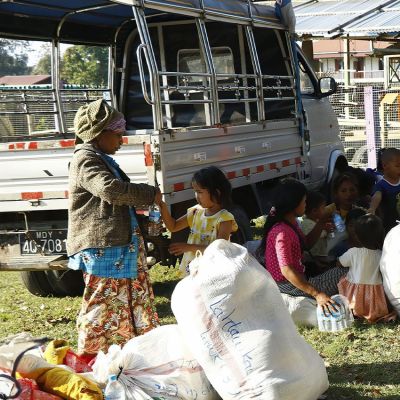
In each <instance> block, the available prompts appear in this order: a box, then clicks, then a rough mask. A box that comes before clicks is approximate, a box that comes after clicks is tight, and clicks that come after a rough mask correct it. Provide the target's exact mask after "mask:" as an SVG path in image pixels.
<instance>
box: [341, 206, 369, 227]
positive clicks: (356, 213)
mask: <svg viewBox="0 0 400 400" xmlns="http://www.w3.org/2000/svg"><path fill="white" fill-rule="evenodd" d="M365 214H367V210H366V209H365V208H362V207H355V208H352V209H351V210H350V211H349V212H348V213H347V215H346V226H347V225H349V224H351V223H353V222H355V221H356V220H357V219H358V218H360V217H362V216H363V215H365Z"/></svg>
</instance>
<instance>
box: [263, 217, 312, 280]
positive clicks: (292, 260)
mask: <svg viewBox="0 0 400 400" xmlns="http://www.w3.org/2000/svg"><path fill="white" fill-rule="evenodd" d="M295 229H297V231H298V232H299V235H301V236H302V237H304V234H303V232H302V231H301V230H300V228H299V227H298V226H296V227H295ZM302 257H303V252H302V250H301V244H300V240H299V237H298V235H297V234H296V232H295V231H294V230H293V228H291V227H290V226H289V225H287V224H285V223H283V222H279V223H277V224H276V225H274V227H273V228H272V229H271V230H270V231H269V233H268V237H267V244H266V248H265V265H266V267H267V270H268V272H269V273H270V274H271V275H272V277H273V278H274V279H275V281H276V282H281V281H285V280H286V278H285V277H284V276H283V275H282V272H281V268H282V267H285V266H288V265H289V266H291V267H292V268H294V269H295V270H297V271H299V272H301V273H304V265H303V263H302V261H301V260H302Z"/></svg>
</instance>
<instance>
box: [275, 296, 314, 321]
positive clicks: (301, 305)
mask: <svg viewBox="0 0 400 400" xmlns="http://www.w3.org/2000/svg"><path fill="white" fill-rule="evenodd" d="M281 295H282V299H283V302H284V303H285V306H286V308H287V309H288V311H289V314H290V316H291V317H292V320H293V322H294V323H295V324H296V325H298V326H314V327H318V320H317V314H316V310H317V302H316V301H315V300H314V299H310V298H309V297H302V296H290V295H288V294H285V293H281Z"/></svg>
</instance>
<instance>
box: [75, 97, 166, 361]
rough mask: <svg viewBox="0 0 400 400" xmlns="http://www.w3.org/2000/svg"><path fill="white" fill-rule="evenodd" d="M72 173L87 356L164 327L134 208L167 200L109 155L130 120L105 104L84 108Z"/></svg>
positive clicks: (82, 345)
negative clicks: (160, 324) (138, 181)
mask: <svg viewBox="0 0 400 400" xmlns="http://www.w3.org/2000/svg"><path fill="white" fill-rule="evenodd" d="M74 129H75V134H76V136H77V143H78V142H79V143H80V144H79V146H77V147H76V150H75V152H74V155H73V158H72V161H71V164H70V171H69V215H68V216H69V220H68V228H69V229H68V239H67V252H68V256H69V268H72V269H80V270H82V271H83V273H84V280H85V291H84V294H83V301H82V307H81V310H80V313H79V316H78V320H77V328H78V353H79V354H80V355H81V356H83V357H86V359H87V360H89V359H91V358H93V357H94V356H96V354H97V353H98V352H99V351H100V350H102V351H104V352H106V351H107V350H108V347H109V346H110V345H111V344H120V345H123V344H124V343H126V342H127V341H128V340H129V339H131V338H133V337H135V336H137V335H141V334H143V333H145V332H148V331H149V330H151V329H153V328H155V327H156V326H158V316H157V313H156V310H155V307H154V305H153V298H154V296H153V291H152V287H151V284H150V281H149V278H148V274H147V265H146V252H145V247H144V242H143V237H142V234H141V232H140V229H139V226H138V222H137V218H136V213H135V207H136V206H147V207H148V206H149V205H150V204H153V203H154V202H158V201H160V199H161V193H160V191H159V189H157V188H155V187H153V186H150V185H146V184H134V183H130V182H129V178H128V177H127V176H126V174H125V173H124V172H123V171H122V170H121V169H120V168H119V166H118V164H117V163H116V162H115V161H114V159H113V158H111V157H110V155H111V154H114V153H115V152H116V151H117V150H118V149H119V148H120V147H121V145H122V135H123V133H124V132H125V119H124V117H123V115H122V114H121V113H119V112H118V111H117V110H115V109H114V108H112V107H110V106H109V105H108V104H107V102H106V101H104V100H101V99H100V100H97V101H94V102H92V103H89V104H87V105H84V106H82V107H80V108H79V110H78V111H77V113H76V115H75V119H74Z"/></svg>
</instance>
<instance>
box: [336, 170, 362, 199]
mask: <svg viewBox="0 0 400 400" xmlns="http://www.w3.org/2000/svg"><path fill="white" fill-rule="evenodd" d="M344 182H351V183H352V184H353V185H354V186H356V188H357V189H358V181H357V178H356V177H355V176H354V175H353V174H352V173H351V172H344V173H343V174H341V175H339V176H337V177H336V178H335V179H334V180H333V183H332V194H333V195H335V194H336V193H337V192H338V190H339V188H340V186H341V185H342V183H344Z"/></svg>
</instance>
